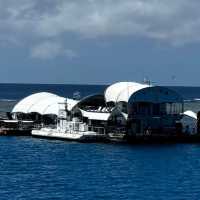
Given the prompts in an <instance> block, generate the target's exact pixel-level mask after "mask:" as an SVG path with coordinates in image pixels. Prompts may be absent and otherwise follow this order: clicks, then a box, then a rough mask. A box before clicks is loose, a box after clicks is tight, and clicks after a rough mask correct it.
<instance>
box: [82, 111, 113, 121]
mask: <svg viewBox="0 0 200 200" xmlns="http://www.w3.org/2000/svg"><path fill="white" fill-rule="evenodd" d="M81 113H82V115H83V116H84V117H87V118H88V119H91V120H101V121H107V120H108V118H109V117H110V113H99V112H87V111H84V110H81Z"/></svg>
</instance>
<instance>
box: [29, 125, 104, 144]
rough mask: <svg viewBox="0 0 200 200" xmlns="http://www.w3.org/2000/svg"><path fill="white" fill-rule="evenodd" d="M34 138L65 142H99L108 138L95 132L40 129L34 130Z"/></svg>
mask: <svg viewBox="0 0 200 200" xmlns="http://www.w3.org/2000/svg"><path fill="white" fill-rule="evenodd" d="M32 136H35V137H42V138H43V137H44V138H55V139H63V140H72V141H82V142H84V141H99V140H103V139H104V140H105V139H106V136H105V135H102V134H98V133H96V132H93V131H84V132H80V131H79V132H74V131H71V132H69V131H62V130H57V129H47V128H44V129H40V130H32Z"/></svg>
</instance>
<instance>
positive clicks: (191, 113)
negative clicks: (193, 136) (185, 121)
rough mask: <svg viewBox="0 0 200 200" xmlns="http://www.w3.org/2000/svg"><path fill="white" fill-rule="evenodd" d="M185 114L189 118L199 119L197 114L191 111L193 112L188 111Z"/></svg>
mask: <svg viewBox="0 0 200 200" xmlns="http://www.w3.org/2000/svg"><path fill="white" fill-rule="evenodd" d="M183 114H184V115H186V116H188V117H191V118H194V119H197V114H196V113H195V112H193V111H191V110H187V111H185V112H184V113H183Z"/></svg>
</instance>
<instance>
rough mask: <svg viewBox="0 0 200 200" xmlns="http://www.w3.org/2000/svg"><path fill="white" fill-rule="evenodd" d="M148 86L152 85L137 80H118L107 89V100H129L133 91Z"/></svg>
mask: <svg viewBox="0 0 200 200" xmlns="http://www.w3.org/2000/svg"><path fill="white" fill-rule="evenodd" d="M146 87H150V86H149V85H145V84H141V83H136V82H118V83H115V84H113V85H111V86H109V87H108V88H107V89H106V91H105V100H106V102H119V101H125V102H128V100H129V98H130V96H131V95H132V94H133V93H135V92H137V91H138V90H141V89H143V88H146Z"/></svg>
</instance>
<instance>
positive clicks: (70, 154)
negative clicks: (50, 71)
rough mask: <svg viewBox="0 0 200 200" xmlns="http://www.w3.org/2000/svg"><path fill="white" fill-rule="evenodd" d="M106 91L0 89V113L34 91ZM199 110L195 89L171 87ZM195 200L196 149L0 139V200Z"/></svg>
mask: <svg viewBox="0 0 200 200" xmlns="http://www.w3.org/2000/svg"><path fill="white" fill-rule="evenodd" d="M105 87H106V86H95V85H93V86H91V85H30V84H29V85H28V84H19V85H16V84H0V109H1V111H9V110H11V109H12V107H13V106H14V104H15V103H16V102H17V101H19V100H20V99H21V98H23V97H25V96H27V95H29V94H32V93H35V92H39V91H48V92H54V93H56V94H58V95H61V96H66V97H72V96H73V93H74V92H76V91H79V92H80V94H81V96H82V97H84V96H87V95H89V94H91V93H102V92H103V91H104V88H105ZM173 89H175V90H176V91H178V92H180V93H181V94H182V95H183V97H184V99H185V100H186V105H185V109H188V108H189V109H192V110H194V111H198V110H200V101H198V99H200V87H196V88H192V87H174V88H173ZM8 199H9V200H29V199H30V200H31V199H33V200H35V199H41V200H46V199H52V200H54V199H55V200H57V199H58V200H62V199H63V200H64V199H70V200H71V199H72V200H73V199H75V200H79V199H80V200H82V199H83V200H99V199H105V200H106V199H108V200H112V199H116V200H118V199H119V200H120V199H123V200H126V199H130V200H137V199H138V200H146V199H147V200H154V199H155V200H161V199H164V200H165V199H167V200H168V199H169V200H187V199H191V200H199V199H200V144H195V145H194V144H173V145H127V144H101V143H99V144H95V143H90V144H84V143H76V142H66V141H56V140H46V139H35V138H31V137H6V136H4V137H0V200H8Z"/></svg>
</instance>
